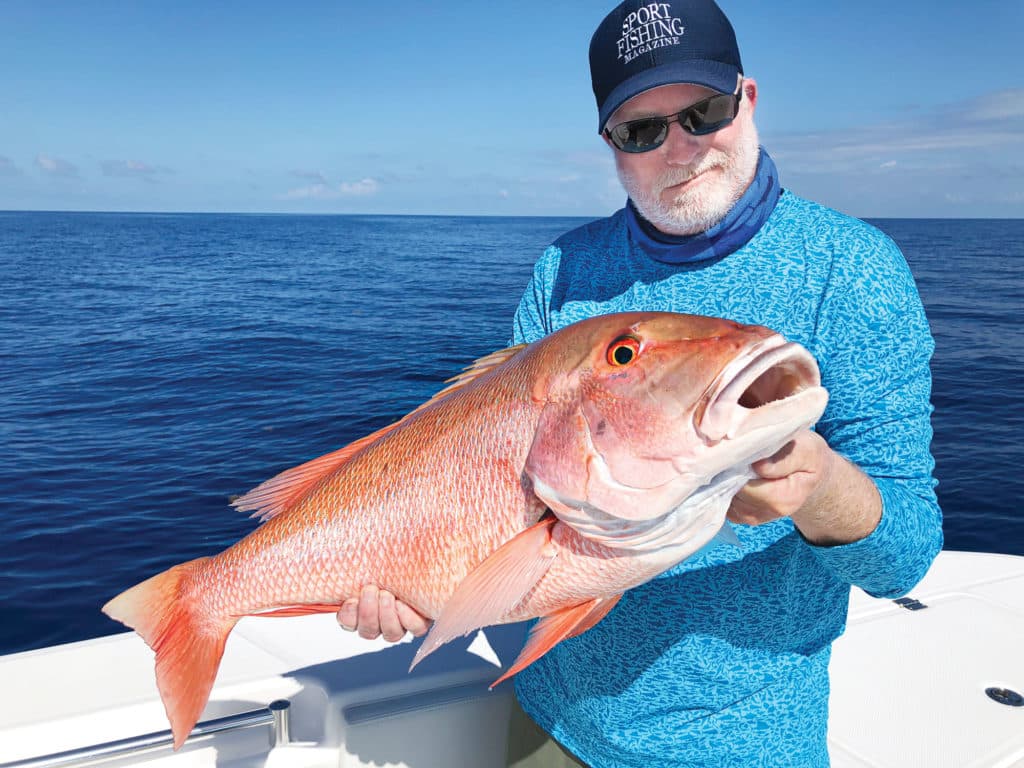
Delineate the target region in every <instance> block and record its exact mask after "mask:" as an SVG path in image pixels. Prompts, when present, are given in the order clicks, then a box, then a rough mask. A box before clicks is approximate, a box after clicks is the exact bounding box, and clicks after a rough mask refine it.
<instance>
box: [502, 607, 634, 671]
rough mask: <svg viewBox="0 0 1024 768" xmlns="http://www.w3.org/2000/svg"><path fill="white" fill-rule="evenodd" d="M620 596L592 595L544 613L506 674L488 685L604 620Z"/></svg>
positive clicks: (528, 664) (524, 667)
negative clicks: (549, 612)
mask: <svg viewBox="0 0 1024 768" xmlns="http://www.w3.org/2000/svg"><path fill="white" fill-rule="evenodd" d="M620 597H622V595H613V596H612V597H603V598H602V597H595V598H594V599H593V600H588V601H586V602H585V603H579V604H577V605H570V606H568V607H567V608H563V609H561V610H560V611H556V612H555V613H552V614H550V615H549V616H545V617H544V618H543V619H541V620H540V621H538V622H537V623H536V624H535V625H534V626H533V629H531V630H530V636H529V638H528V639H527V641H526V645H524V646H523V650H522V651H520V652H519V656H517V657H516V660H515V661H514V662H513V663H512V666H511V667H509V668H508V669H507V670H506V671H505V674H503V675H502V676H501V677H499V678H498V679H497V680H495V681H494V682H493V683H491V685H490V687H491V688H493V687H494V686H496V685H497V684H498V683H500V682H502V681H503V680H507V679H508V678H510V677H512V675H514V674H516V673H517V672H521V671H522V670H524V669H526V668H527V667H528V666H530V665H531V664H533V662H535V661H536V660H537V659H539V658H540V657H541V656H543V655H544V654H545V653H547V652H548V651H550V650H551V649H552V648H554V647H555V646H556V645H558V644H559V643H560V642H562V641H563V640H566V639H568V638H570V637H576V635H582V634H583V633H584V632H586V631H587V630H588V629H590V628H591V627H593V626H594V625H595V624H597V622H599V621H600V620H601V619H603V618H604V617H605V616H606V615H607V614H608V611H610V610H611V609H612V608H614V607H615V604H616V603H617V602H619V598H620Z"/></svg>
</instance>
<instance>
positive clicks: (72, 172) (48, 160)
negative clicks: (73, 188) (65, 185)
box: [36, 154, 78, 179]
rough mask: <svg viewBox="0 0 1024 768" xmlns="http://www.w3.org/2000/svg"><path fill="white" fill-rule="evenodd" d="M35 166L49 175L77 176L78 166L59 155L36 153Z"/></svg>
mask: <svg viewBox="0 0 1024 768" xmlns="http://www.w3.org/2000/svg"><path fill="white" fill-rule="evenodd" d="M36 167H37V168H39V170H41V171H43V173H46V174H49V175H50V176H58V177H61V178H66V179H68V178H77V177H78V166H76V165H75V164H74V163H69V162H68V161H67V160H64V159H62V158H60V157H53V156H52V155H44V154H38V155H36Z"/></svg>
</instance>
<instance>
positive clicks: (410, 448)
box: [103, 312, 828, 747]
mask: <svg viewBox="0 0 1024 768" xmlns="http://www.w3.org/2000/svg"><path fill="white" fill-rule="evenodd" d="M827 399H828V395H827V393H826V392H825V390H824V389H823V388H822V387H821V386H820V379H819V374H818V367H817V365H816V363H815V361H814V359H813V358H812V357H811V355H810V354H809V353H808V352H807V351H806V350H805V349H804V348H803V347H801V346H800V345H798V344H795V343H790V342H787V341H786V340H785V339H784V338H783V337H781V336H780V335H778V334H777V333H775V332H773V331H771V330H769V329H767V328H762V327H759V326H747V325H739V324H737V323H734V322H731V321H727V320H721V319H716V318H709V317H700V316H693V315H680V314H672V313H653V312H652V313H628V314H616V315H603V316H599V317H594V318H590V319H588V320H583V321H581V322H578V323H575V324H573V325H570V326H567V327H566V328H563V329H562V330H559V331H557V332H555V333H552V334H551V335H550V336H547V337H545V338H543V339H541V340H540V341H537V342H535V343H533V344H530V345H520V346H517V347H511V348H509V349H505V350H502V351H499V352H495V353H493V354H491V355H488V356H487V357H484V358H482V359H480V360H477V361H476V362H475V363H474V364H473V365H471V366H470V367H469V368H467V369H466V370H465V371H464V372H463V373H462V374H460V375H459V376H457V377H456V378H454V379H452V380H451V383H450V385H449V386H448V387H447V388H446V389H444V390H442V391H441V392H439V393H438V394H437V395H435V396H434V397H433V398H432V399H430V400H429V401H427V402H426V403H424V404H423V405H421V406H420V407H419V408H417V409H415V410H414V411H412V412H410V413H409V414H407V415H406V416H405V417H403V418H402V419H401V420H399V421H397V422H396V423H394V424H392V425H390V426H388V427H385V428H383V429H381V430H379V431H377V432H374V433H373V434H371V435H368V436H367V437H364V438H362V439H360V440H357V441H355V442H354V443H351V444H350V445H348V446H346V447H344V448H341V449H340V450H337V451H335V452H333V453H328V454H326V455H325V456H321V457H320V458H317V459H313V460H312V461H309V462H307V463H305V464H302V465H300V466H297V467H295V468H293V469H290V470H287V471H285V472H283V473H281V474H279V475H277V476H276V477H274V478H272V479H270V480H268V481H266V482H265V483H263V484H262V485H260V486H258V487H256V488H255V489H253V490H252V491H250V492H249V493H247V494H245V495H244V496H242V497H240V498H238V499H237V500H236V501H235V502H234V505H235V506H236V507H237V508H239V509H241V510H245V511H252V512H254V516H258V517H260V518H261V519H262V520H263V521H264V523H263V525H261V526H260V527H259V528H257V529H256V530H254V531H253V532H252V533H250V534H249V535H248V536H246V537H245V538H243V539H242V540H241V541H239V542H237V543H236V544H234V545H233V546H231V547H229V548H228V549H226V550H224V551H223V552H221V553H220V554H218V555H215V556H213V557H202V558H199V559H197V560H192V561H190V562H187V563H183V564H181V565H177V566H174V567H172V568H170V569H169V570H167V571H165V572H163V573H160V574H158V575H156V576H153V577H152V578H150V579H148V580H146V581H143V582H142V583H140V584H138V585H136V586H134V587H132V588H130V589H128V590H126V591H125V592H123V593H121V594H120V595H118V596H117V597H115V598H114V599H113V600H111V601H110V602H109V603H107V604H106V605H105V606H104V607H103V611H104V612H105V613H106V614H107V615H109V616H110V617H112V618H114V619H116V620H118V621H120V622H122V623H124V624H125V625H127V626H128V627H131V628H132V629H134V630H135V631H136V632H138V633H139V634H140V635H141V636H142V638H143V639H144V640H145V641H146V642H147V643H148V644H149V645H150V647H151V648H153V650H154V651H155V652H156V679H157V686H158V688H159V691H160V696H161V698H162V699H163V702H164V707H165V709H166V711H167V717H168V720H169V721H170V723H171V728H172V731H173V734H174V742H175V747H178V746H180V745H181V744H182V743H183V742H184V740H185V738H186V736H187V735H188V733H189V732H190V731H191V730H192V727H193V726H194V725H195V723H196V721H197V720H198V719H199V716H200V714H201V713H202V710H203V708H204V707H205V705H206V702H207V700H208V699H209V696H210V691H211V689H212V687H213V682H214V678H215V677H216V674H217V668H218V666H219V664H220V660H221V656H222V654H223V652H224V645H225V643H226V641H227V636H228V633H229V632H231V630H232V628H233V627H234V626H235V624H236V623H237V622H238V620H239V619H240V618H242V617H243V616H248V615H260V616H294V615H300V614H305V613H315V612H327V611H330V612H334V611H337V610H338V608H339V606H340V605H341V603H342V602H344V601H345V600H346V599H348V598H350V597H355V596H358V595H359V593H360V589H361V587H362V586H363V585H364V584H376V585H378V586H379V587H380V588H382V589H386V590H388V591H390V592H392V593H394V595H395V596H396V597H397V598H398V599H399V600H402V601H404V602H405V603H407V604H409V605H410V606H412V607H413V608H415V609H416V610H417V611H419V612H420V613H421V614H423V615H425V616H427V617H430V618H433V619H435V621H434V625H433V627H432V629H431V631H430V633H429V634H428V635H427V637H426V638H425V639H424V641H423V643H422V645H421V646H420V648H419V651H418V653H417V654H416V657H415V659H414V661H413V666H415V665H416V664H417V663H418V662H419V661H420V660H422V659H423V657H424V656H426V655H427V654H429V653H431V652H432V651H433V650H435V649H436V648H438V647H439V646H441V645H442V644H444V643H446V642H448V641H449V640H452V639H454V638H456V637H459V636H462V635H466V634H468V633H469V632H471V631H473V630H475V629H479V628H481V627H485V626H489V625H492V624H500V623H507V622H516V621H522V620H524V619H530V618H537V617H541V620H540V621H539V622H538V623H537V624H536V625H535V626H534V628H533V630H532V632H531V634H530V636H529V638H528V640H527V642H526V644H525V646H524V648H523V650H522V652H521V653H520V655H519V657H518V658H517V659H516V661H515V662H514V663H513V665H512V666H511V667H510V668H509V669H508V671H507V672H506V673H505V674H504V675H503V676H502V677H501V678H499V680H497V681H496V683H495V684H497V682H501V680H504V679H505V678H507V677H509V676H511V675H513V674H515V673H516V672H518V671H520V670H522V669H523V668H525V667H526V666H528V665H529V664H530V663H532V662H533V661H535V660H536V659H538V658H540V657H541V656H542V655H543V654H544V653H546V652H547V651H548V650H549V649H551V648H552V647H553V646H554V645H556V644H557V643H558V642H560V641H561V640H563V639H565V638H568V637H573V636H575V635H578V634H580V633H582V632H584V631H586V630H587V629H589V628H590V627H592V626H594V625H595V624H597V623H598V622H599V621H600V620H601V619H602V618H603V617H604V616H605V615H606V614H607V613H608V611H610V610H611V609H612V607H613V606H614V605H615V603H616V602H617V601H618V599H619V597H620V596H621V595H622V593H623V592H624V591H625V590H627V589H630V588H632V587H635V586H637V585H639V584H642V583H643V582H645V581H648V580H650V579H651V578H653V577H654V576H656V575H657V574H659V573H661V572H662V571H664V570H666V569H668V568H670V567H671V566H673V565H675V564H677V563H679V562H681V561H682V560H684V559H685V558H686V557H688V556H690V555H691V554H693V553H694V552H696V551H697V550H698V549H700V548H701V547H703V546H704V545H706V544H707V543H708V542H709V541H710V540H711V539H712V538H714V537H715V535H716V534H717V533H718V532H719V530H720V529H722V527H723V525H724V522H725V515H726V511H727V509H728V506H729V502H730V500H731V499H732V497H733V495H735V493H736V492H737V491H738V490H739V489H740V488H741V487H742V486H743V485H744V484H745V483H746V482H747V481H748V480H749V479H750V478H752V477H753V476H754V475H753V472H752V470H751V468H750V465H751V463H752V462H754V461H757V460H758V459H761V458H764V457H766V456H769V455H771V454H773V453H775V452H776V451H777V450H779V449H780V448H781V447H782V446H784V445H785V444H786V442H788V441H789V440H790V439H791V438H792V437H793V436H794V435H795V434H796V433H797V432H799V431H800V430H803V429H805V428H807V427H809V426H810V425H812V424H813V423H814V422H816V421H817V420H818V418H819V417H820V416H821V413H822V412H823V410H824V408H825V404H826V402H827Z"/></svg>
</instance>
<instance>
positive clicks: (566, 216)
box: [0, 208, 1024, 221]
mask: <svg viewBox="0 0 1024 768" xmlns="http://www.w3.org/2000/svg"><path fill="white" fill-rule="evenodd" d="M43 213H54V214H87V215H109V216H254V217H255V216H280V217H288V216H295V217H325V218H326V217H336V218H358V217H363V218H366V217H379V218H392V219H395V218H409V219H581V220H585V221H593V220H595V219H600V218H604V217H606V216H608V215H610V214H600V213H599V214H592V215H591V214H578V213H576V214H557V213H551V214H540V213H521V214H518V213H380V212H367V211H363V212H359V211H347V212H342V211H179V210H153V211H139V210H99V209H96V210H93V209H71V208H67V209H64V208H0V215H5V214H43ZM842 213H846V212H845V211H843V212H842ZM846 215H848V216H853V217H854V218H857V219H861V220H863V221H1024V216H962V217H959V216H866V215H858V214H852V213H846Z"/></svg>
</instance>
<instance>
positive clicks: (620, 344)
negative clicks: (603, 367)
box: [605, 336, 640, 368]
mask: <svg viewBox="0 0 1024 768" xmlns="http://www.w3.org/2000/svg"><path fill="white" fill-rule="evenodd" d="M639 352H640V340H639V339H636V338H634V337H632V336H620V337H619V338H617V339H616V340H615V341H613V342H612V343H611V344H609V345H608V352H607V354H606V355H605V357H606V359H607V360H608V364H609V365H613V366H615V367H616V368H621V367H622V366H624V365H629V364H630V363H632V362H633V360H635V359H636V356H637V354H638V353H639Z"/></svg>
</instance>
